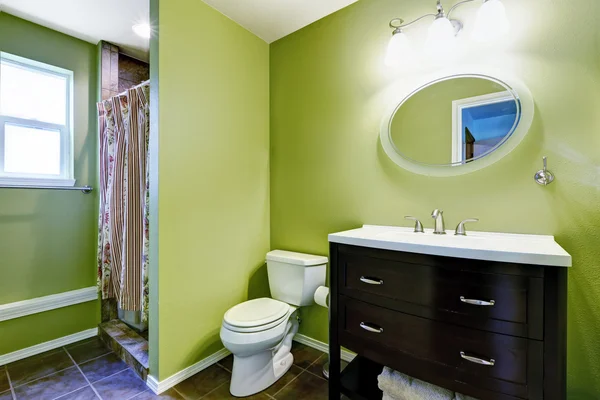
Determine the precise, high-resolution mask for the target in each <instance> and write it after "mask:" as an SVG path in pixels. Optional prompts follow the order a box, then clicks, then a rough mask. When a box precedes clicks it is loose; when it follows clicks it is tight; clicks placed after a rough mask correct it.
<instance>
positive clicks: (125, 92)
mask: <svg viewBox="0 0 600 400" xmlns="http://www.w3.org/2000/svg"><path fill="white" fill-rule="evenodd" d="M149 84H150V79H148V80H147V81H144V82H142V83H140V84H139V85H135V86H132V87H130V88H129V89H127V90H125V91H123V92H121V93H119V94H118V95H117V96H125V95H126V94H127V91H128V90H131V89H135V88H138V87H142V86H144V85H149Z"/></svg>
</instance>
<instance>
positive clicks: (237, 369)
mask: <svg viewBox="0 0 600 400" xmlns="http://www.w3.org/2000/svg"><path fill="white" fill-rule="evenodd" d="M267 270H268V275H269V286H270V288H271V296H272V297H273V298H271V299H269V298H262V299H255V300H249V301H246V302H244V303H241V304H238V305H237V306H234V307H232V308H231V309H229V310H228V311H227V312H226V313H225V316H224V317H223V325H222V326H221V341H222V342H223V345H224V346H225V347H226V348H227V349H228V350H229V351H231V352H232V353H233V371H232V376H231V387H230V392H231V394H232V395H234V396H236V397H245V396H250V395H253V394H255V393H258V392H260V391H262V390H264V389H266V388H268V387H269V386H271V385H272V384H274V383H275V382H277V380H278V379H279V378H281V377H282V376H283V375H284V374H285V373H286V372H287V371H288V370H289V369H290V367H291V366H292V364H293V362H294V357H293V356H292V354H291V353H290V350H291V348H292V339H293V338H294V335H295V334H296V332H298V319H297V312H296V311H297V310H298V307H302V306H308V305H311V304H314V294H315V291H316V290H317V288H318V287H319V286H323V285H325V276H326V271H327V257H322V256H313V255H309V254H301V253H292V252H289V251H282V250H274V251H271V252H269V253H267Z"/></svg>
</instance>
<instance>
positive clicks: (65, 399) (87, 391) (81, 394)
mask: <svg viewBox="0 0 600 400" xmlns="http://www.w3.org/2000/svg"><path fill="white" fill-rule="evenodd" d="M56 400H98V396H96V393H94V391H93V390H92V388H91V387H90V386H86V387H84V388H81V389H79V390H76V391H74V392H73V393H69V394H66V395H64V396H62V397H59V398H58V399H56Z"/></svg>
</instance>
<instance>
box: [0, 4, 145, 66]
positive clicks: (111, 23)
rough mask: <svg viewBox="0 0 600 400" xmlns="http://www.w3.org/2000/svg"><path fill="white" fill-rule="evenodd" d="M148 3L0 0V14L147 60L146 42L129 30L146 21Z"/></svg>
mask: <svg viewBox="0 0 600 400" xmlns="http://www.w3.org/2000/svg"><path fill="white" fill-rule="evenodd" d="M149 3H150V1H149V0H0V11H5V12H7V13H9V14H12V15H15V16H17V17H20V18H23V19H26V20H28V21H31V22H35V23H36V24H39V25H42V26H45V27H48V28H50V29H54V30H56V31H59V32H63V33H66V34H67V35H70V36H74V37H76V38H79V39H82V40H85V41H86V42H90V43H93V44H97V43H98V42H99V41H100V40H106V41H107V42H111V43H113V44H116V45H117V46H119V48H121V51H122V52H123V53H125V54H128V55H130V56H132V57H135V58H139V59H141V60H145V61H147V60H148V52H149V43H148V40H146V39H143V38H141V37H139V36H137V35H136V34H135V33H134V32H133V31H132V29H131V27H132V26H133V25H134V24H136V23H139V22H148V20H149V18H150V4H149Z"/></svg>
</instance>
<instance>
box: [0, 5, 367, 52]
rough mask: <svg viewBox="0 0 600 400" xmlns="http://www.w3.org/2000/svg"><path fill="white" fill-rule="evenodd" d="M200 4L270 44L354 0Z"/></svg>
mask: <svg viewBox="0 0 600 400" xmlns="http://www.w3.org/2000/svg"><path fill="white" fill-rule="evenodd" d="M0 1H1V0H0ZM203 1H204V2H205V3H206V4H208V5H210V6H211V7H213V8H215V9H217V10H219V11H220V12H221V13H223V14H225V15H226V16H228V17H229V18H231V19H232V20H234V21H235V22H237V23H238V24H240V25H241V26H243V27H244V28H246V29H248V30H249V31H250V32H252V33H254V34H255V35H256V36H258V37H259V38H261V39H263V40H264V41H265V42H267V43H271V42H274V41H276V40H277V39H281V38H282V37H284V36H287V35H289V34H290V33H292V32H295V31H297V30H299V29H301V28H303V27H305V26H306V25H309V24H312V23H313V22H315V21H318V20H320V19H321V18H323V17H325V16H327V15H329V14H333V13H334V12H336V11H338V10H341V9H342V8H344V7H346V6H348V5H350V4H352V3H356V2H357V1H358V0H203Z"/></svg>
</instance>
